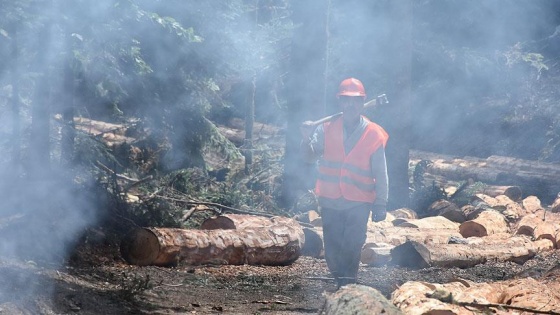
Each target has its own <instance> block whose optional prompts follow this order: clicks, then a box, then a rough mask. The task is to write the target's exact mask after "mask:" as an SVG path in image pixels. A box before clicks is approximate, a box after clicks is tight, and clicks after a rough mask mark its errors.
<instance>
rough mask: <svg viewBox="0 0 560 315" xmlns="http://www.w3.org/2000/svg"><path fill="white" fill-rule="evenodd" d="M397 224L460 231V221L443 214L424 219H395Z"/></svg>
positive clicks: (394, 222)
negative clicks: (452, 219)
mask: <svg viewBox="0 0 560 315" xmlns="http://www.w3.org/2000/svg"><path fill="white" fill-rule="evenodd" d="M393 224H394V225H395V226H400V227H408V228H422V229H449V230H457V231H459V223H457V222H453V221H451V220H449V219H447V218H445V217H442V216H435V217H426V218H422V219H395V220H394V221H393Z"/></svg>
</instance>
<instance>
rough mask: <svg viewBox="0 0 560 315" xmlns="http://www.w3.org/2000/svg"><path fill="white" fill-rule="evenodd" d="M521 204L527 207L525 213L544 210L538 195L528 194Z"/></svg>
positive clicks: (524, 207)
mask: <svg viewBox="0 0 560 315" xmlns="http://www.w3.org/2000/svg"><path fill="white" fill-rule="evenodd" d="M521 204H522V205H523V209H525V213H535V212H537V211H542V210H544V208H543V207H542V205H541V201H540V199H539V198H538V197H537V196H527V197H526V198H524V199H523V201H521Z"/></svg>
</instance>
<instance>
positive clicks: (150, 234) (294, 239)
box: [121, 224, 304, 266]
mask: <svg viewBox="0 0 560 315" xmlns="http://www.w3.org/2000/svg"><path fill="white" fill-rule="evenodd" d="M303 244H304V233H303V230H302V228H301V226H300V225H299V224H293V225H272V226H268V227H256V228H245V229H242V230H221V229H220V230H186V229H172V228H139V229H136V230H135V231H134V232H133V233H131V234H130V235H129V236H128V237H127V238H125V239H124V240H123V241H122V243H121V254H122V256H123V258H124V259H125V260H126V261H127V262H128V263H130V264H134V265H140V266H145V265H158V266H168V265H174V264H177V263H179V262H181V263H184V264H187V265H201V264H230V265H243V264H249V265H288V264H291V263H292V262H294V261H295V260H296V259H297V258H298V257H299V256H300V254H301V249H302V246H303Z"/></svg>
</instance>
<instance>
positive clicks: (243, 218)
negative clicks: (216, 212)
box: [200, 214, 297, 230]
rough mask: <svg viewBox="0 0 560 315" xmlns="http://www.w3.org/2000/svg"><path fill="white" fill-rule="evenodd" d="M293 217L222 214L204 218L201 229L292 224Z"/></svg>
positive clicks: (294, 222) (233, 228)
mask: <svg viewBox="0 0 560 315" xmlns="http://www.w3.org/2000/svg"><path fill="white" fill-rule="evenodd" d="M294 224H297V222H296V221H295V220H294V219H291V218H286V217H280V216H275V217H264V216H258V215H250V214H222V215H220V216H217V217H211V218H209V219H206V220H204V222H202V224H201V225H200V229H201V230H218V229H223V230H241V229H244V228H247V227H266V226H272V225H294Z"/></svg>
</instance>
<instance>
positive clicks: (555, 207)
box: [550, 193, 560, 213]
mask: <svg viewBox="0 0 560 315" xmlns="http://www.w3.org/2000/svg"><path fill="white" fill-rule="evenodd" d="M550 212H552V213H558V212H560V193H559V195H558V196H557V197H556V199H554V202H553V203H552V205H550Z"/></svg>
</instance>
